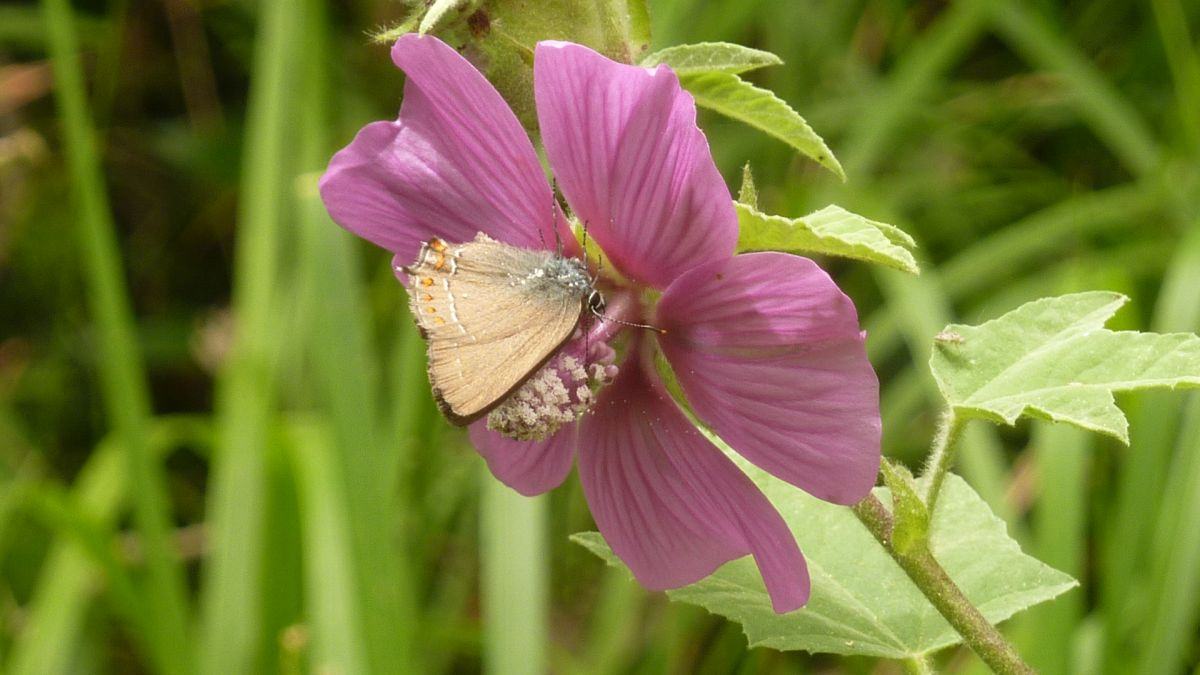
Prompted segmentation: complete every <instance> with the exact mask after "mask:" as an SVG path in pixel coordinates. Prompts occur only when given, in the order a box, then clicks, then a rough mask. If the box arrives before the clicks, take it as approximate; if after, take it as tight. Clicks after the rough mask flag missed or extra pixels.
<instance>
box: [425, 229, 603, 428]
mask: <svg viewBox="0 0 1200 675" xmlns="http://www.w3.org/2000/svg"><path fill="white" fill-rule="evenodd" d="M552 257H553V254H551V253H549V252H548V251H530V250H527V249H522V248H518V247H516V246H510V245H508V244H502V243H500V242H497V241H494V240H492V239H489V238H488V237H486V236H484V235H480V236H479V237H477V238H476V239H475V240H474V241H471V242H468V243H465V244H454V245H451V244H447V243H445V242H443V241H441V240H439V239H433V240H431V241H429V242H427V243H426V244H425V245H424V246H423V247H422V248H421V252H420V254H419V255H418V257H417V262H416V264H414V265H412V266H411V267H408V268H405V272H407V273H408V276H409V279H408V289H409V307H410V309H411V310H412V312H413V314H414V315H415V316H416V319H417V325H419V326H420V327H421V330H422V334H423V335H424V336H425V338H426V340H427V341H428V343H429V380H430V384H432V385H433V392H434V396H435V398H436V399H437V402H438V406H439V407H440V408H441V409H442V412H443V413H444V414H445V415H446V417H447V418H449V419H450V421H451V422H453V423H455V424H459V425H465V424H470V423H471V422H473V421H475V420H477V419H479V418H480V417H482V416H484V415H486V414H487V413H488V411H490V410H491V409H492V408H494V407H495V406H496V405H498V404H499V403H500V402H501V401H503V400H504V398H505V397H507V396H508V395H509V394H510V393H512V392H513V391H514V390H515V389H516V388H517V387H519V386H521V384H523V383H524V382H525V380H527V379H528V378H529V377H530V376H532V375H533V374H534V373H535V372H536V371H537V369H538V368H540V367H541V366H542V365H543V364H544V363H545V362H546V361H547V360H549V358H550V357H551V356H552V355H553V354H554V352H555V351H556V350H557V349H558V348H559V347H560V346H562V345H563V343H565V342H566V341H567V340H568V339H569V338H570V337H571V334H572V333H573V332H574V331H575V327H576V325H577V324H578V323H579V319H580V316H581V315H582V313H583V296H582V295H581V294H580V293H579V292H578V291H573V290H571V289H568V288H566V287H562V286H555V285H547V284H528V283H520V280H521V279H524V278H527V277H528V275H529V274H531V273H533V272H534V271H535V270H537V269H538V268H539V267H542V268H544V266H545V265H546V263H547V262H548V261H549V260H550V259H551V258H552Z"/></svg>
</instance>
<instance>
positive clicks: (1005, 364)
mask: <svg viewBox="0 0 1200 675" xmlns="http://www.w3.org/2000/svg"><path fill="white" fill-rule="evenodd" d="M1127 300H1128V298H1126V297H1125V296H1123V295H1120V294H1118V293H1109V292H1105V291H1094V292H1090V293H1075V294H1072V295H1064V296H1061V297H1057V298H1045V299H1042V300H1037V301H1034V302H1030V303H1027V304H1025V305H1022V306H1020V307H1018V308H1017V309H1015V310H1013V311H1011V312H1009V313H1008V314H1005V315H1004V316H1002V317H1000V318H998V319H994V320H992V321H988V322H987V323H984V324H981V325H979V326H957V325H954V326H948V327H947V328H946V329H945V330H944V331H942V332H941V333H940V334H939V339H938V340H936V341H935V349H934V350H933V355H932V356H931V357H930V362H929V363H930V367H931V368H932V370H933V376H934V378H936V379H937V382H938V386H939V387H940V388H941V390H942V394H943V395H944V396H945V397H946V401H947V402H949V403H950V405H951V406H953V407H954V410H955V411H956V412H957V413H958V414H961V415H965V416H971V417H982V418H986V419H990V420H993V421H996V422H1004V423H1007V424H1013V423H1015V422H1016V421H1017V418H1019V417H1021V416H1022V415H1027V416H1033V417H1040V418H1043V419H1049V420H1053V421H1056V422H1068V423H1070V424H1074V425H1075V426H1079V427H1083V428H1084V429H1090V430H1092V431H1096V432H1099V433H1103V434H1107V435H1109V436H1112V437H1114V438H1117V439H1119V440H1120V441H1122V442H1124V443H1126V444H1128V443H1129V432H1128V426H1129V425H1128V423H1127V422H1126V420H1125V415H1124V413H1122V412H1121V409H1120V408H1118V407H1117V405H1116V402H1115V401H1114V399H1113V392H1117V391H1134V390H1138V389H1150V388H1157V387H1170V388H1174V387H1197V386H1200V338H1198V337H1196V336H1195V335H1192V334H1190V333H1169V334H1160V333H1139V332H1136V331H1119V332H1117V331H1111V330H1108V329H1106V328H1104V324H1105V322H1106V321H1108V319H1109V318H1111V317H1112V315H1113V314H1114V313H1116V311H1117V309H1119V308H1120V307H1121V305H1124V304H1125V302H1126V301H1127Z"/></svg>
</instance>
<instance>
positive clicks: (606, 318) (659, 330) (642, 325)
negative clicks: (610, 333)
mask: <svg viewBox="0 0 1200 675" xmlns="http://www.w3.org/2000/svg"><path fill="white" fill-rule="evenodd" d="M596 318H597V319H600V320H601V321H611V322H612V323H619V324H621V325H622V326H629V327H630V328H645V329H646V330H652V331H654V332H655V333H658V334H659V335H666V334H667V329H666V328H659V327H658V326H651V325H650V324H648V323H634V322H632V321H625V320H624V319H617V318H615V317H611V316H604V315H603V314H597V315H596Z"/></svg>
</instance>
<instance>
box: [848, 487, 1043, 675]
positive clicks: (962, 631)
mask: <svg viewBox="0 0 1200 675" xmlns="http://www.w3.org/2000/svg"><path fill="white" fill-rule="evenodd" d="M931 494H936V492H934V493H931ZM853 509H854V515H856V516H858V519H859V520H860V521H862V523H863V525H866V526H867V529H868V530H870V531H871V534H872V535H874V536H875V538H876V539H877V540H879V543H880V544H882V545H883V547H884V548H885V549H887V551H888V553H889V554H890V555H891V556H892V558H893V559H895V561H896V562H897V563H898V564H899V565H900V568H901V569H903V570H904V573H905V574H907V575H908V577H909V578H910V579H912V581H913V583H914V584H916V586H917V588H918V589H920V591H921V593H922V594H924V595H925V597H926V598H927V599H928V600H929V602H930V603H931V604H932V605H933V606H934V607H935V608H937V610H938V612H939V613H941V615H942V616H943V617H945V619H946V621H948V622H949V623H950V625H951V626H953V627H954V630H956V631H958V633H959V635H961V636H962V637H963V640H964V641H965V642H966V643H967V646H969V647H970V648H971V649H972V650H973V651H974V652H975V653H976V654H978V655H979V658H981V659H983V662H984V663H986V664H987V665H988V667H990V668H991V669H992V670H994V671H995V672H997V673H1001V675H1009V674H1010V673H1022V674H1027V673H1033V672H1034V670H1033V668H1030V667H1029V664H1027V663H1025V662H1024V661H1023V660H1021V656H1020V655H1019V654H1018V653H1017V650H1016V649H1014V648H1013V646H1012V645H1011V644H1009V642H1008V641H1007V640H1006V639H1005V638H1004V636H1003V635H1001V634H1000V631H999V630H997V629H996V627H995V626H993V625H992V624H991V623H990V622H988V620H987V619H986V618H985V617H984V616H983V614H981V613H980V612H979V610H978V609H977V608H976V607H975V605H973V604H971V601H970V600H968V599H967V596H966V595H964V594H963V592H962V590H961V589H960V588H959V587H958V586H957V585H956V584H955V583H954V581H953V580H952V579H951V578H950V575H948V574H946V570H945V569H943V568H942V566H941V564H939V563H938V561H937V559H936V558H934V557H933V552H932V551H930V550H929V546H928V543H927V542H926V543H925V544H923V545H921V546H917V547H914V548H912V549H910V550H908V551H907V552H905V553H900V552H898V551H897V550H896V549H895V548H894V547H893V546H892V525H893V521H892V514H891V513H890V512H888V510H887V508H886V507H885V506H884V505H883V503H881V502H880V501H879V499H877V498H876V497H875V495H873V494H872V495H868V496H867V498H866V499H864V500H862V501H861V502H859V503H857V504H855V505H854V506H853Z"/></svg>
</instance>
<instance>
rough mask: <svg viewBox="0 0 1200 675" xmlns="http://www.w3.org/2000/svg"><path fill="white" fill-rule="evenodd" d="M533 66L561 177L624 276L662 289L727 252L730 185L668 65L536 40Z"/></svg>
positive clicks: (733, 234)
mask: <svg viewBox="0 0 1200 675" xmlns="http://www.w3.org/2000/svg"><path fill="white" fill-rule="evenodd" d="M533 70H534V93H535V96H536V99H537V109H538V121H539V122H540V124H541V130H542V139H543V141H544V142H545V145H546V155H547V156H548V157H549V159H550V166H551V167H552V168H553V169H554V174H555V177H556V178H557V180H558V185H559V187H560V189H561V190H562V192H563V195H564V196H566V198H567V201H568V202H569V203H570V204H571V208H573V209H574V210H575V213H576V214H577V215H578V216H579V217H580V218H582V219H583V221H584V222H585V223H587V226H588V231H589V234H590V236H592V237H594V238H595V239H596V241H597V242H599V244H600V245H601V246H602V247H603V248H604V251H605V253H606V254H608V256H609V257H610V258H611V259H612V261H613V263H614V264H615V265H616V266H617V268H618V269H620V271H621V272H622V273H623V274H625V275H626V276H629V277H631V278H633V279H635V280H638V281H641V282H644V283H648V284H652V285H655V286H658V287H659V288H663V287H666V285H667V284H669V283H670V281H671V279H673V278H675V277H676V276H678V275H679V274H680V273H681V272H683V271H684V270H686V269H688V268H689V267H692V266H694V265H696V264H699V263H702V262H706V261H710V260H718V259H722V258H727V257H729V256H730V255H731V254H732V253H733V250H734V246H735V245H736V243H737V215H736V214H735V213H734V210H733V203H732V200H731V198H730V195H729V188H728V187H726V185H725V181H724V180H722V179H721V174H720V173H719V172H718V171H717V167H716V165H715V164H713V159H712V154H711V153H710V152H709V149H708V141H707V140H705V138H704V133H703V132H701V131H700V129H699V128H698V127H697V126H696V106H695V102H694V101H693V100H692V97H691V95H690V94H688V93H687V92H685V91H684V90H683V89H682V88H681V87H680V86H679V78H677V77H676V76H675V73H674V72H672V71H671V69H670V68H667V67H666V66H659V67H658V68H655V69H648V68H642V67H639V66H629V65H624V64H620V63H617V62H615V61H610V60H608V59H607V58H605V57H603V56H601V55H600V54H597V53H596V52H594V51H592V50H590V49H588V48H587V47H582V46H580V45H576V44H571V43H566V42H541V43H538V46H537V51H536V52H535V56H534V64H533Z"/></svg>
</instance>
